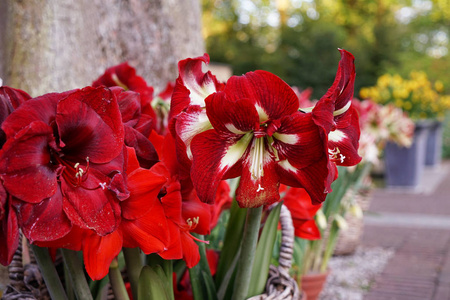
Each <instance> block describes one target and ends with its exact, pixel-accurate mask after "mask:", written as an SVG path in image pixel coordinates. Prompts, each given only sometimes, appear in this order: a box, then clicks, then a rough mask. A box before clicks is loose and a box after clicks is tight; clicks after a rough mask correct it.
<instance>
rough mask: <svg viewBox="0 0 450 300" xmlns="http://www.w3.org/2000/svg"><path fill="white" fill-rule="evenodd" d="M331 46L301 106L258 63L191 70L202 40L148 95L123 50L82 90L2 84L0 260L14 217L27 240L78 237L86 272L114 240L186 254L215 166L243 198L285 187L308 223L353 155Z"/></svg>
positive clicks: (224, 200) (167, 255)
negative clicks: (326, 67)
mask: <svg viewBox="0 0 450 300" xmlns="http://www.w3.org/2000/svg"><path fill="white" fill-rule="evenodd" d="M340 51H341V56H342V58H341V61H340V64H339V68H338V72H337V75H336V80H335V82H334V83H333V85H332V87H331V88H330V89H329V90H328V92H327V93H326V94H325V96H324V97H322V99H320V100H319V101H318V103H317V104H316V105H315V107H314V108H313V109H311V110H308V111H306V110H302V109H301V108H300V107H299V98H298V97H297V95H296V93H295V92H294V90H293V89H292V88H291V87H289V86H288V85H287V84H286V83H285V82H284V81H282V80H281V79H280V78H278V77H277V76H275V75H273V74H271V73H268V72H265V71H255V72H250V73H247V74H245V75H243V76H239V77H237V76H234V77H232V78H230V79H229V80H228V82H227V83H226V84H223V83H220V82H218V81H217V79H216V78H215V76H214V75H212V74H211V73H210V72H206V73H205V72H203V71H202V65H203V64H204V63H208V62H209V57H208V55H207V54H205V55H204V56H202V57H198V58H193V59H186V60H183V61H180V63H179V65H178V67H179V77H178V79H177V80H176V84H175V86H173V85H171V84H169V85H168V87H167V89H166V90H165V91H163V92H162V93H160V94H159V95H158V96H155V97H154V95H153V88H152V87H150V86H149V85H147V83H146V82H145V80H144V79H143V78H142V77H140V76H138V75H136V71H135V70H134V69H133V68H132V67H130V66H129V65H128V64H127V63H123V64H121V65H118V66H115V67H112V68H110V69H108V70H106V72H105V74H104V75H102V76H101V77H100V78H99V79H97V80H96V81H95V82H94V83H93V86H91V87H85V88H83V89H79V90H72V91H67V92H63V93H51V94H46V95H42V96H39V97H36V98H31V97H30V96H28V95H27V94H26V93H25V92H23V91H19V90H15V89H12V88H8V87H2V88H1V89H0V122H1V130H0V146H1V149H0V262H1V263H2V264H9V263H10V262H11V259H12V255H13V253H14V251H15V250H16V248H17V245H18V242H19V241H18V239H19V230H21V231H22V232H23V234H24V236H25V237H26V238H27V239H28V240H29V241H30V242H31V243H34V244H36V245H38V246H45V247H50V248H67V249H73V250H82V251H83V256H84V263H85V266H86V270H87V272H88V274H89V275H90V277H91V278H92V279H100V278H102V277H103V276H105V275H106V273H107V272H108V267H109V265H110V263H111V261H112V260H113V259H114V257H116V256H117V255H118V254H119V252H120V251H121V249H122V247H129V248H136V247H138V248H140V249H141V250H142V251H143V252H144V253H146V254H149V253H158V254H159V255H160V256H161V257H162V258H164V259H184V260H185V261H186V265H187V266H188V267H192V266H194V265H195V264H197V262H198V261H199V253H198V247H197V245H196V243H195V242H194V241H195V240H198V239H197V238H196V237H194V235H193V233H197V234H200V235H207V234H209V233H210V231H211V229H212V228H213V227H214V226H215V224H217V220H218V217H219V215H220V213H221V211H222V210H223V209H226V208H228V207H229V205H230V201H231V199H230V196H229V194H230V190H229V187H228V185H227V183H226V181H224V180H225V179H229V178H235V177H240V178H241V179H240V184H239V186H238V188H237V191H236V199H237V201H238V202H239V205H240V206H241V207H257V206H261V205H268V204H271V203H274V202H276V201H279V199H280V195H279V187H280V184H285V185H288V186H292V187H294V188H292V189H290V190H289V191H288V195H287V196H286V197H285V201H286V203H287V204H288V205H289V206H291V210H292V211H293V216H294V222H295V223H296V224H298V226H296V227H298V228H297V231H298V234H299V235H300V234H301V232H302V230H303V232H304V233H305V232H306V233H305V234H307V235H309V236H313V237H314V235H315V234H316V232H315V229H314V228H313V227H312V226H311V222H310V221H311V220H312V217H313V215H314V213H315V211H316V210H317V209H318V207H319V206H318V205H317V206H312V204H311V202H312V203H313V204H319V203H321V202H323V201H324V200H325V197H326V194H327V193H328V192H330V185H331V183H332V181H333V180H334V179H335V178H336V176H337V171H336V170H337V169H336V165H344V166H350V165H355V164H357V163H358V162H359V160H360V157H359V156H358V154H357V148H358V138H359V126H358V116H357V114H356V113H355V112H354V109H353V107H352V106H351V101H350V100H351V99H352V97H353V84H354V77H355V75H354V64H353V56H352V55H351V54H350V53H348V52H346V51H344V50H340ZM172 92H173V95H172ZM170 95H172V96H171V103H170V106H171V109H170V111H169V103H168V101H167V100H168V99H169V98H170ZM166 132H168V133H167V134H166ZM299 198H300V199H303V200H305V201H306V202H305V201H303V200H302V201H303V202H301V201H300V200H298V199H299ZM301 203H303V204H302V205H300V204H301ZM305 212H306V213H305ZM305 224H306V225H305ZM308 224H309V225H308ZM308 226H309V227H308ZM302 228H303V229H302ZM305 228H306V229H305Z"/></svg>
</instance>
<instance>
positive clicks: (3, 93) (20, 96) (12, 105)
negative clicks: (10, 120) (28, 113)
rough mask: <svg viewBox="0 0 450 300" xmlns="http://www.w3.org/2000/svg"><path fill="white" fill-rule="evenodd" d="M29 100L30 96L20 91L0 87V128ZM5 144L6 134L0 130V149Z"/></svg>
mask: <svg viewBox="0 0 450 300" xmlns="http://www.w3.org/2000/svg"><path fill="white" fill-rule="evenodd" d="M30 98H31V97H30V95H28V94H27V93H25V92H24V91H22V90H18V89H13V88H10V87H8V86H0V126H1V124H3V121H5V120H6V118H7V117H8V116H9V115H10V114H11V113H12V112H13V111H14V110H15V109H17V108H18V107H19V106H20V105H21V104H22V103H23V102H25V101H26V100H28V99H30ZM5 142H6V134H5V132H4V131H3V130H2V129H1V128H0V149H1V148H2V146H3V144H4V143H5Z"/></svg>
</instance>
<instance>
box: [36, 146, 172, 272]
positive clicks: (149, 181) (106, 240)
mask: <svg viewBox="0 0 450 300" xmlns="http://www.w3.org/2000/svg"><path fill="white" fill-rule="evenodd" d="M128 161H129V164H128V168H127V173H128V181H127V183H128V184H127V187H128V189H129V191H130V197H129V198H127V199H125V200H123V201H121V202H120V207H121V213H122V215H121V223H120V225H119V227H118V228H117V229H116V230H114V231H113V232H111V233H110V234H107V235H105V236H100V235H98V234H97V233H96V232H95V231H93V230H88V229H81V228H80V227H78V226H74V227H73V228H72V230H71V231H70V232H69V233H68V234H67V235H66V236H64V237H63V238H61V239H59V240H54V241H50V242H37V244H38V245H40V246H45V247H52V248H67V249H72V250H82V251H83V257H84V264H85V267H86V271H87V273H88V274H89V276H90V277H91V279H93V280H99V279H101V278H103V277H104V276H106V274H107V273H108V269H109V265H110V264H111V261H112V260H113V259H114V258H115V257H116V256H117V255H118V254H119V252H120V251H121V249H122V247H127V248H137V247H138V248H140V249H141V250H142V251H143V252H144V253H146V254H150V253H155V252H161V251H163V250H164V249H166V248H167V247H168V245H169V238H170V235H169V231H168V225H167V220H166V216H165V214H164V209H163V206H162V204H161V202H160V201H159V199H158V197H157V196H158V194H159V192H160V190H161V188H162V186H163V184H164V183H165V182H166V179H165V178H164V177H161V176H159V175H157V174H155V173H154V172H153V171H152V170H151V169H150V170H147V169H144V168H141V167H140V166H139V162H138V160H137V157H136V154H135V151H134V149H133V148H128Z"/></svg>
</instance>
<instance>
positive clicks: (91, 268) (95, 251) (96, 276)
mask: <svg viewBox="0 0 450 300" xmlns="http://www.w3.org/2000/svg"><path fill="white" fill-rule="evenodd" d="M121 249H122V235H121V234H120V232H118V231H114V232H112V233H111V234H108V235H106V236H98V235H96V234H91V235H89V236H88V237H86V238H85V239H84V241H83V258H84V265H85V266H86V271H87V273H88V274H89V277H91V279H92V280H100V279H102V278H103V277H105V276H106V275H107V274H108V271H109V265H110V264H111V262H112V260H113V259H114V258H115V257H116V256H117V255H119V253H120V250H121Z"/></svg>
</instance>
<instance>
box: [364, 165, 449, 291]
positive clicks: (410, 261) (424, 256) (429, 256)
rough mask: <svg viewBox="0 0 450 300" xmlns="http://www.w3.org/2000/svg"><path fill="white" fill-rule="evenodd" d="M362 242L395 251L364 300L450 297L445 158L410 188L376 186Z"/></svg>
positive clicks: (447, 174)
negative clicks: (417, 183) (438, 165)
mask: <svg viewBox="0 0 450 300" xmlns="http://www.w3.org/2000/svg"><path fill="white" fill-rule="evenodd" d="M362 244H363V246H374V247H375V246H377V247H379V246H381V247H385V248H390V249H393V250H394V251H395V254H394V256H393V257H392V258H391V259H390V260H389V262H388V264H387V266H386V267H385V269H384V271H383V272H382V273H381V274H380V275H379V276H378V277H377V279H376V282H375V283H374V284H373V286H372V287H371V289H370V292H369V293H368V294H366V295H365V297H364V300H450V161H446V162H443V163H442V164H441V166H440V167H439V168H434V169H426V170H425V174H424V176H423V178H422V182H421V185H420V186H419V187H418V188H417V189H415V190H407V189H377V190H376V191H375V193H374V195H373V199H372V202H371V205H370V209H369V211H368V212H367V214H366V216H365V228H364V236H363V241H362Z"/></svg>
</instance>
